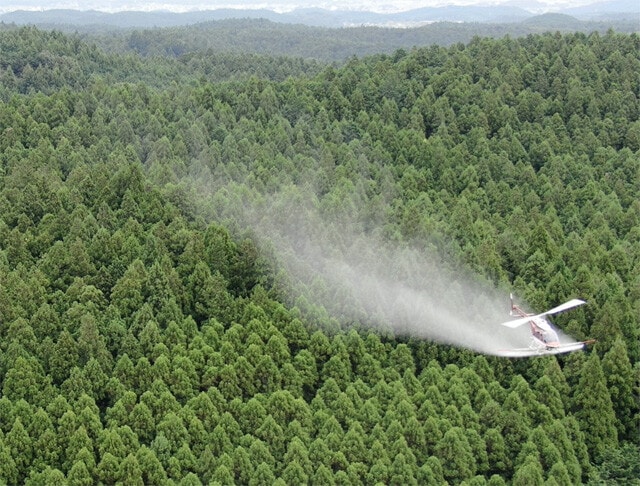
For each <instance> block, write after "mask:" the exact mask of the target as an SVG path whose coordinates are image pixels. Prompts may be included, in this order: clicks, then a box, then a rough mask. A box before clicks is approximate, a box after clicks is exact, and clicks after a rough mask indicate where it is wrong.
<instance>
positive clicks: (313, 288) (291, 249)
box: [248, 194, 530, 354]
mask: <svg viewBox="0 0 640 486" xmlns="http://www.w3.org/2000/svg"><path fill="white" fill-rule="evenodd" d="M248 221H249V222H250V223H249V224H250V225H251V227H252V231H253V232H254V233H255V235H256V237H257V240H258V241H259V242H260V244H261V246H263V248H265V249H267V250H268V253H271V254H273V255H274V256H275V258H276V260H277V264H276V265H277V266H280V267H281V268H284V269H285V270H286V273H287V274H288V276H289V289H288V291H289V292H291V293H292V297H293V298H295V297H296V296H298V295H304V296H305V298H306V299H307V300H311V301H312V302H313V303H315V304H318V305H322V306H323V307H324V308H326V309H327V311H328V312H329V313H330V314H331V315H332V316H333V317H335V318H336V319H338V320H340V321H341V322H342V323H343V324H347V325H348V323H349V322H356V323H358V324H359V325H361V326H371V327H374V328H375V327H378V328H382V329H390V330H392V331H393V333H394V334H395V335H397V336H412V337H416V338H420V339H429V340H432V341H436V342H439V343H446V344H450V345H454V346H458V347H463V348H467V349H472V350H475V351H477V352H481V353H485V354H500V352H501V351H502V350H505V349H513V348H522V347H526V346H527V345H528V344H529V341H530V337H529V331H528V326H522V327H521V328H519V329H515V330H514V329H508V328H505V327H503V326H501V325H500V323H501V322H504V321H505V320H508V319H509V298H508V291H506V290H504V289H502V290H497V289H495V288H494V287H493V286H492V285H491V284H490V283H489V282H487V281H486V280H483V279H481V278H479V277H478V276H475V275H473V274H472V273H470V272H468V271H466V270H464V269H461V268H458V267H456V266H455V265H454V264H453V263H452V262H450V261H446V260H445V259H443V256H442V254H440V253H439V252H437V251H435V250H429V249H428V245H420V247H416V246H410V245H401V244H392V243H390V242H388V241H383V239H382V238H380V237H377V236H374V235H370V234H364V233H363V232H362V230H360V229H359V228H360V225H358V224H357V222H349V221H348V219H345V218H343V217H341V218H338V221H339V223H336V218H335V217H334V216H332V217H326V216H323V215H322V214H321V212H320V210H319V209H318V204H317V202H316V200H315V197H314V196H311V195H310V196H302V195H300V194H297V195H295V196H289V197H285V196H284V195H282V194H280V195H278V196H274V197H273V198H271V199H269V200H267V201H265V202H264V203H263V204H262V205H261V206H260V209H257V208H254V209H253V210H252V211H250V214H249V215H248Z"/></svg>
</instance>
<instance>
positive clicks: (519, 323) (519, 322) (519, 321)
mask: <svg viewBox="0 0 640 486" xmlns="http://www.w3.org/2000/svg"><path fill="white" fill-rule="evenodd" d="M533 317H534V316H527V317H522V318H520V319H515V320H513V321H507V322H503V323H502V325H503V326H507V327H511V328H516V327H519V326H522V325H523V324H526V323H527V322H529V321H530V320H531V319H533Z"/></svg>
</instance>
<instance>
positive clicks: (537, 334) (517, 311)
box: [500, 294, 595, 357]
mask: <svg viewBox="0 0 640 486" xmlns="http://www.w3.org/2000/svg"><path fill="white" fill-rule="evenodd" d="M583 304H586V302H585V301H584V300H580V299H571V300H569V301H567V302H565V303H564V304H560V305H559V306H556V307H554V308H553V309H550V310H548V311H546V312H542V313H541V314H528V313H526V312H525V311H523V310H522V309H521V308H520V307H519V306H517V305H516V304H514V302H513V294H512V295H511V313H510V314H511V315H512V316H514V315H516V316H520V318H519V319H515V320H513V321H507V322H503V323H502V325H503V326H506V327H510V328H516V327H519V326H521V325H523V324H526V323H529V326H530V328H531V338H532V339H531V343H530V344H529V347H528V348H516V349H505V350H501V351H500V355H501V356H510V357H525V356H537V355H544V354H560V353H570V352H572V351H578V350H580V349H582V348H584V346H585V344H592V343H594V342H595V341H594V340H592V339H591V340H588V341H574V342H570V343H561V342H560V339H559V338H558V333H557V332H556V330H555V329H554V328H553V326H552V325H551V323H550V322H549V320H548V319H547V318H546V317H545V316H548V315H552V314H558V313H559V312H563V311H566V310H569V309H573V308H574V307H578V306H581V305H583Z"/></svg>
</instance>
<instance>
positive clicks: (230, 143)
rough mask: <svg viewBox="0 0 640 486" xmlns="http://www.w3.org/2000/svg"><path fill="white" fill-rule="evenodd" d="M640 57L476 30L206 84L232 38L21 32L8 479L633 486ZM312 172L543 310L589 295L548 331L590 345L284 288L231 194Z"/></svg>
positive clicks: (8, 247) (10, 177) (9, 249)
mask: <svg viewBox="0 0 640 486" xmlns="http://www.w3.org/2000/svg"><path fill="white" fill-rule="evenodd" d="M50 41H52V42H50ZM45 42H46V43H47V45H48V48H47V50H46V51H45V50H43V49H41V47H39V46H42V45H43V44H44V43H45ZM639 49H640V39H639V38H638V36H636V35H621V34H613V33H609V34H607V35H605V36H601V35H598V34H593V35H589V36H585V35H582V34H575V35H567V36H562V35H559V34H558V35H541V36H531V37H527V38H523V39H518V40H511V39H503V40H486V39H476V40H474V41H473V42H471V43H469V44H468V45H466V46H465V45H455V46H453V47H449V48H444V47H435V46H434V47H430V48H421V49H414V50H412V51H410V52H405V51H398V52H396V53H395V54H394V55H393V56H387V55H378V56H373V57H368V58H364V59H353V60H351V61H349V62H348V63H347V64H346V65H345V66H343V67H341V68H335V67H326V68H324V69H322V70H321V71H320V72H317V74H314V73H316V70H315V69H316V68H315V67H314V66H310V65H303V64H301V63H298V64H296V63H297V61H294V60H285V59H280V60H277V59H274V60H273V63H274V65H273V71H272V72H270V71H269V67H268V66H269V62H270V61H269V59H268V58H255V60H256V61H258V62H259V67H257V68H256V72H257V73H259V75H255V76H249V77H247V76H246V74H247V73H249V72H250V71H251V64H250V63H249V60H250V59H251V58H250V57H246V56H238V57H237V59H238V60H239V61H241V62H243V63H244V66H245V67H244V68H243V69H244V74H243V75H239V76H233V75H229V76H226V77H225V76H223V77H221V78H216V77H213V76H212V77H210V78H207V77H206V76H203V75H202V71H201V70H200V68H198V69H195V68H194V69H187V68H185V69H180V66H189V65H190V63H191V62H194V61H193V59H196V58H197V59H199V60H200V62H202V63H204V64H206V65H207V66H209V68H210V69H211V70H212V72H215V70H216V62H218V61H220V60H222V61H221V69H222V70H225V69H229V66H231V65H232V62H231V60H232V59H233V56H230V55H229V56H228V57H226V58H225V57H224V56H221V57H215V56H214V57H210V58H208V57H207V55H205V54H203V53H201V54H198V55H197V56H196V57H194V58H191V60H188V59H186V58H185V59H178V60H175V59H165V58H161V57H160V58H153V59H151V58H150V59H146V60H144V59H140V58H137V57H134V56H131V57H121V56H115V55H114V56H112V55H107V54H104V53H102V52H100V51H99V50H97V49H96V48H92V47H88V46H86V45H84V44H82V43H80V42H78V41H77V40H72V39H69V38H67V37H65V36H63V35H61V34H55V33H53V34H51V33H43V32H40V31H37V30H35V29H21V30H15V31H8V32H2V33H0V51H1V52H2V53H3V56H2V59H0V62H1V63H2V65H1V66H0V68H1V70H2V72H1V73H0V74H1V76H2V78H1V81H2V88H1V89H2V90H1V91H0V100H1V101H0V103H1V104H0V134H1V137H0V148H1V154H0V392H1V398H0V482H2V481H4V482H6V483H7V484H17V483H28V484H33V485H35V484H51V483H60V484H63V483H65V482H66V483H68V484H95V483H104V484H114V483H116V482H121V483H122V484H165V483H166V484H169V483H171V482H174V483H179V484H208V483H213V484H216V483H217V484H233V483H236V484H274V483H279V484H304V483H309V484H322V485H325V484H376V483H382V484H443V483H444V482H448V483H451V484H460V483H463V482H466V484H514V485H516V484H527V485H529V484H543V483H546V484H576V483H580V482H588V481H590V480H591V481H594V482H596V483H597V482H598V481H601V480H602V481H615V480H620V481H625V480H626V481H629V482H632V481H634V478H637V473H638V467H639V465H638V459H637V458H638V446H639V438H638V433H637V432H638V425H639V416H638V401H637V394H638V377H639V375H640V366H639V365H638V363H639V362H640V343H639V335H640V334H639V333H640V323H639V315H640V121H639V114H640V104H639V100H638V93H639V92H640V86H639V84H638V74H637V73H638V72H640V59H639V58H638V52H639ZM5 53H6V54H5ZM225 59H226V60H225ZM288 65H291V66H295V65H297V66H298V69H299V71H298V72H297V73H294V74H296V75H295V76H292V77H289V78H286V79H285V78H284V77H279V76H274V75H273V72H278V71H280V69H281V68H282V67H283V66H288ZM138 76H139V78H138V79H137V80H136V77H138ZM220 79H228V81H224V82H223V81H220ZM193 179H196V180H197V181H198V184H192V183H191V181H192V180H193ZM308 181H313V183H314V185H315V186H316V189H317V192H316V197H317V203H318V207H319V209H320V210H321V211H322V212H324V213H327V214H334V215H337V217H339V216H340V214H348V215H349V217H350V220H352V221H356V224H357V225H358V226H359V229H360V230H361V231H362V232H365V233H366V232H376V234H382V235H383V236H384V237H385V238H387V239H389V240H393V241H397V242H401V243H407V244H408V243H410V242H415V241H418V242H425V243H424V244H427V243H426V242H428V244H430V245H435V246H439V247H440V248H441V250H442V251H446V252H448V254H449V256H450V257H452V258H454V259H457V260H460V261H462V262H464V263H465V264H466V265H468V266H469V267H471V268H473V269H474V271H475V272H477V273H478V274H479V275H482V276H483V277H484V278H486V279H488V280H491V281H493V282H495V283H496V284H499V285H506V284H509V285H512V286H513V287H515V289H516V290H517V291H518V293H519V294H520V295H522V296H523V297H524V298H525V299H526V300H527V301H528V302H530V303H531V304H532V305H533V306H534V307H535V308H546V307H547V306H549V305H552V304H555V303H557V302H559V301H562V300H563V299H566V298H568V297H572V296H576V295H579V296H580V297H582V298H585V299H586V300H587V301H589V303H590V305H589V306H585V307H584V308H581V309H580V310H577V311H575V312H573V313H572V314H571V315H567V316H561V317H559V318H558V319H557V321H556V322H557V323H558V324H559V325H560V326H561V327H563V328H565V329H567V330H568V332H570V333H571V334H572V335H574V336H576V337H578V338H586V337H593V338H596V339H598V343H597V345H596V346H595V347H594V348H593V349H592V350H590V351H589V352H586V353H574V354H572V355H570V356H566V357H561V358H556V357H540V358H535V359H529V360H526V361H525V360H521V361H510V360H506V359H497V358H487V357H484V356H480V355H474V354H472V353H470V352H468V351H464V350H457V349H452V348H447V347H444V346H440V345H436V344H433V343H429V342H426V341H418V340H402V339H394V338H393V336H381V335H379V334H377V333H375V332H373V331H366V330H358V331H356V330H354V329H351V330H349V329H341V326H340V324H341V323H339V322H337V321H336V320H335V319H334V318H332V317H331V316H330V315H329V314H328V313H327V312H326V311H325V310H324V309H322V308H319V307H318V306H316V305H313V304H312V303H310V301H309V300H307V299H305V298H304V296H303V297H300V298H299V299H298V300H295V301H291V300H290V299H288V298H287V297H286V296H284V295H282V293H281V292H280V290H279V288H278V285H277V283H276V280H277V279H276V278H275V275H274V274H275V273H276V272H277V269H270V262H269V261H268V260H267V259H266V258H265V255H263V254H261V252H260V251H259V249H258V248H257V247H256V245H255V244H254V242H253V241H252V240H251V239H250V238H247V234H246V233H244V232H243V231H242V230H243V229H242V228H236V227H235V226H234V224H233V217H234V210H235V209H234V208H236V207H237V206H239V205H241V204H242V203H243V200H244V201H245V202H246V201H258V200H260V198H261V197H262V196H263V195H266V194H270V193H274V192H279V191H291V192H295V191H296V188H299V187H300V186H301V185H303V184H304V183H306V182H308ZM203 186H205V187H209V188H210V191H209V192H208V193H203V192H201V191H202V187H203ZM636 480H637V479H636Z"/></svg>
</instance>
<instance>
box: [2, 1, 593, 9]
mask: <svg viewBox="0 0 640 486" xmlns="http://www.w3.org/2000/svg"><path fill="white" fill-rule="evenodd" d="M595 1H596V0H543V1H539V0H350V1H349V2H348V3H346V4H345V2H344V0H249V1H242V0H213V1H212V0H184V1H180V0H155V1H143V2H140V1H136V0H111V1H109V0H85V1H80V0H2V1H1V2H0V11H2V12H8V11H13V10H47V9H54V8H71V9H77V10H102V11H119V10H173V11H190V10H207V9H218V8H268V9H270V10H276V11H288V10H293V9H295V8H299V7H322V8H329V9H351V10H374V11H378V12H393V11H401V10H410V9H413V8H419V7H436V6H442V5H451V4H457V5H471V4H483V5H496V4H510V5H517V6H519V7H522V8H527V9H529V10H556V9H560V8H564V7H569V6H577V5H586V4H589V3H595Z"/></svg>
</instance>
